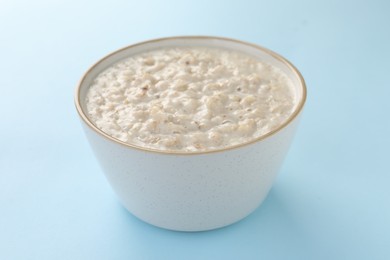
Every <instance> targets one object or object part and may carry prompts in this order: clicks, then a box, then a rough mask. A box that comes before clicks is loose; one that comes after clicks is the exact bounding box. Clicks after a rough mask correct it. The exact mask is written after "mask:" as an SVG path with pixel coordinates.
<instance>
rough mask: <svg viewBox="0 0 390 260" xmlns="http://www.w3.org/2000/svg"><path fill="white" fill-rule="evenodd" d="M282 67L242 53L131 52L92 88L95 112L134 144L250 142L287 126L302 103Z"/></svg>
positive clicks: (185, 147)
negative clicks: (297, 100) (296, 107)
mask: <svg viewBox="0 0 390 260" xmlns="http://www.w3.org/2000/svg"><path fill="white" fill-rule="evenodd" d="M295 99H296V98H295V96H294V92H293V83H292V82H291V80H290V79H289V78H288V77H287V75H285V74H284V73H283V72H282V71H281V70H280V69H279V68H276V67H274V66H272V65H269V64H267V63H264V62H262V61H260V60H258V59H256V58H255V57H253V56H250V55H248V54H244V53H241V52H238V51H231V50H224V49H219V48H213V47H172V48H170V47H166V48H161V49H158V50H152V51H148V52H145V53H140V54H137V55H134V56H131V57H129V58H127V59H124V60H122V61H119V62H117V63H115V64H114V65H112V66H111V67H109V68H108V69H106V70H104V71H103V72H101V73H100V74H99V75H98V76H97V77H96V78H95V80H94V81H93V82H92V84H91V85H90V87H89V90H88V93H87V96H86V106H87V112H88V116H89V118H90V119H91V120H92V122H93V123H94V124H95V125H96V126H97V127H98V128H99V129H101V130H102V131H103V132H105V133H107V134H108V135H110V136H112V137H114V138H116V139H118V140H120V141H122V142H126V143H129V144H131V145H136V146H141V147H144V148H150V149H156V150H163V151H184V152H185V151H188V152H191V151H209V150H216V149H221V148H227V147H231V146H235V145H238V144H242V143H246V142H250V141H252V140H254V139H256V138H258V137H260V136H263V135H265V134H267V133H269V132H271V131H272V130H274V129H276V128H277V127H279V126H280V125H281V124H283V123H284V122H286V120H287V119H288V118H289V117H290V116H291V114H292V113H293V111H294V108H295V105H296V101H295Z"/></svg>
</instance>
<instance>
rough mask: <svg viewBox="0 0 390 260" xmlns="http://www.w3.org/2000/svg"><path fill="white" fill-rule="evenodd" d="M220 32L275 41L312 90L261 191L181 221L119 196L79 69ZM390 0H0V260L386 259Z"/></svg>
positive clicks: (389, 252)
mask: <svg viewBox="0 0 390 260" xmlns="http://www.w3.org/2000/svg"><path fill="white" fill-rule="evenodd" d="M174 35H216V36H225V37H232V38H237V39H241V40H244V41H249V42H253V43H256V44H260V45H263V46H265V47H267V48H270V49H272V50H274V51H276V52H278V53H280V54H282V55H283V56H285V57H286V58H287V59H289V60H290V61H291V62H292V63H294V64H295V65H296V66H297V67H298V68H299V70H300V71H301V72H302V74H303V75H304V77H305V79H306V81H307V86H308V91H309V93H308V101H307V104H306V107H305V111H304V114H303V117H302V120H301V125H300V127H299V130H298V133H297V136H296V139H295V140H294V143H293V146H292V147H291V150H290V152H289V155H288V158H287V160H286V161H285V163H284V165H283V168H282V170H281V172H280V174H279V176H278V179H277V181H276V183H275V185H274V187H273V189H272V191H271V192H270V194H269V196H268V198H267V199H266V201H265V202H264V204H263V205H262V206H261V207H260V208H258V209H257V210H256V211H255V212H254V213H253V214H252V215H250V216H249V217H248V218H246V219H244V220H243V221H241V222H239V223H237V224H234V225H232V226H230V227H227V228H223V229H219V230H216V231H211V232H200V233H180V232H171V231H166V230H162V229H159V228H155V227H153V226H150V225H148V224H144V223H143V222H141V221H139V220H138V219H136V218H135V217H133V216H132V215H131V214H129V213H128V212H127V211H126V210H125V209H124V208H123V207H122V206H121V205H120V204H119V202H118V200H117V198H116V196H115V195H114V193H113V191H112V190H111V188H110V187H109V185H108V183H107V182H106V180H105V178H104V176H103V174H102V172H101V170H100V168H99V166H98V164H97V161H96V160H95V158H94V156H93V154H92V152H91V149H90V148H89V146H88V143H87V142H86V139H85V137H84V134H83V132H82V129H81V126H80V124H79V120H78V117H77V113H76V112H75V109H74V105H73V93H74V88H75V86H76V83H77V82H78V80H79V78H80V77H81V75H82V74H83V73H84V71H85V70H86V69H87V68H88V67H89V66H90V65H91V64H92V63H94V62H95V61H96V60H98V59H99V58H101V57H102V56H104V55H106V54H107V53H108V52H111V51H114V50H116V49H118V48H120V47H123V46H126V45H129V44H132V43H136V42H139V41H143V40H148V39H152V38H158V37H164V36H174ZM389 47H390V2H389V1H385V0H384V1H211V0H209V1H204V0H199V1H193V2H190V1H149V2H148V1H105V2H103V1H82V0H81V1H74V0H68V1H65V0H63V1H48V0H36V1H21V0H17V1H13V0H1V1H0V90H1V91H0V97H1V100H0V259H1V260H8V259H11V260H13V259H39V260H42V259H384V260H385V259H390V167H389V163H390V148H389V147H390V116H389V114H390V84H389V78H390V65H389V64H390V48H389Z"/></svg>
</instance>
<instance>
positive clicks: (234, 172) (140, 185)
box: [82, 117, 299, 231]
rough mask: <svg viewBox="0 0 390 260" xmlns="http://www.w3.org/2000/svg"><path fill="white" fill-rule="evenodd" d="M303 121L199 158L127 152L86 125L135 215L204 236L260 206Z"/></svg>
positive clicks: (101, 159) (93, 144) (101, 160)
mask: <svg viewBox="0 0 390 260" xmlns="http://www.w3.org/2000/svg"><path fill="white" fill-rule="evenodd" d="M298 121H299V118H298V117H297V118H295V119H294V120H293V121H292V122H291V123H290V124H289V125H288V126H287V127H285V128H284V129H282V130H281V131H279V132H277V133H276V134H274V135H272V136H270V137H269V138H266V139H263V140H261V141H259V142H256V143H252V144H250V145H247V146H242V147H239V148H236V149H232V150H226V151H223V152H216V153H207V154H198V155H174V154H164V153H161V154H160V153H154V152H148V151H142V150H139V149H134V148H130V147H126V146H124V145H122V144H119V143H115V142H112V141H111V140H109V139H107V138H104V137H103V136H101V135H100V134H98V133H96V132H95V131H93V130H92V129H91V128H90V127H89V126H88V125H87V124H85V122H83V121H82V125H83V127H84V130H85V133H86V135H87V138H88V140H89V143H90V145H91V147H92V149H93V151H94V153H95V155H96V157H97V159H98V161H99V163H100V165H101V167H102V168H103V171H104V173H105V176H106V177H107V179H108V181H109V183H110V184H111V186H112V188H113V189H114V190H115V192H116V193H117V195H118V196H119V198H120V200H121V201H122V203H123V205H124V206H125V207H126V208H127V209H128V210H129V211H130V212H131V213H132V214H134V215H135V216H137V217H138V218H140V219H142V220H144V221H145V222H148V223H150V224H153V225H156V226H159V227H163V228H167V229H172V230H181V231H200V230H209V229H214V228H218V227H222V226H226V225H229V224H231V223H234V222H236V221H238V220H240V219H242V218H243V217H245V216H247V215H248V214H250V213H251V212H252V211H253V210H255V209H256V208H257V207H258V205H259V204H260V203H261V202H262V201H263V200H264V198H265V197H266V195H267V193H268V191H269V190H270V189H271V186H272V182H273V180H274V179H275V177H276V175H277V172H278V170H279V168H280V166H281V164H282V162H283V159H284V157H285V155H286V153H287V151H288V148H289V146H290V143H291V140H292V138H293V135H294V132H295V129H296V125H297V123H298Z"/></svg>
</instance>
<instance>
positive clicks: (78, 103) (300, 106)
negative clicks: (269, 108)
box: [74, 36, 307, 155]
mask: <svg viewBox="0 0 390 260" xmlns="http://www.w3.org/2000/svg"><path fill="white" fill-rule="evenodd" d="M199 39H200V40H219V41H225V42H233V43H237V44H241V45H246V46H248V47H252V48H255V49H259V50H260V51H262V52H265V53H267V54H269V55H270V56H272V57H273V58H275V59H277V60H279V61H280V62H282V63H284V64H285V65H286V66H287V67H288V68H289V69H290V70H291V72H293V73H294V74H295V75H296V76H297V78H298V79H299V82H300V87H301V88H302V95H301V98H300V100H299V102H298V104H297V105H296V108H295V110H294V112H293V113H292V114H291V115H290V116H289V117H288V119H287V120H286V121H285V122H283V124H281V125H279V126H278V127H277V128H275V129H273V130H272V131H270V132H268V133H266V134H264V135H261V136H259V137H257V138H254V139H251V140H249V141H247V142H244V143H240V144H237V145H233V146H227V147H222V148H217V149H210V150H204V151H175V150H159V149H153V148H148V147H142V146H138V145H134V144H130V143H126V142H123V141H121V140H119V139H116V138H114V137H112V136H110V135H108V134H107V133H105V132H104V131H102V130H100V129H99V128H98V127H97V126H95V124H93V122H92V121H91V120H90V119H89V117H88V116H87V115H86V114H85V113H84V111H83V109H82V108H81V100H80V92H81V86H82V85H83V82H84V80H85V79H86V77H87V75H88V74H89V73H90V72H91V71H92V70H94V69H95V67H97V66H98V65H99V64H100V63H101V62H103V61H104V60H106V59H109V58H110V57H111V56H114V55H115V54H117V53H120V52H122V51H124V50H127V49H130V48H134V47H137V46H140V45H144V44H149V43H156V42H160V41H167V40H168V41H169V40H199ZM306 97H307V89H306V83H305V80H304V78H303V76H302V75H301V73H300V72H299V70H298V69H297V68H296V67H295V66H294V65H293V64H292V63H291V62H290V61H288V60H287V59H286V58H284V57H282V56H281V55H280V54H278V53H276V52H274V51H271V50H269V49H267V48H265V47H262V46H260V45H257V44H253V43H249V42H245V41H241V40H236V39H232V38H227V37H217V36H172V37H163V38H156V39H152V40H147V41H142V42H138V43H135V44H131V45H128V46H126V47H123V48H120V49H118V50H116V51H113V52H110V53H109V54H107V55H105V56H104V57H103V58H101V59H99V60H98V61H97V62H95V63H94V64H93V65H92V66H91V67H90V68H89V69H88V70H87V71H86V72H84V74H83V75H82V77H81V79H80V80H79V82H78V84H77V86H76V91H75V95H74V103H75V106H76V110H77V113H78V114H79V116H80V118H81V119H82V121H83V122H84V123H85V124H86V125H87V126H88V127H90V128H91V129H92V130H93V131H94V132H96V133H97V134H99V135H100V136H102V137H104V138H105V139H107V140H109V141H112V142H114V143H116V144H119V145H122V146H124V147H127V148H130V149H136V150H139V151H143V152H151V153H155V154H156V153H157V154H166V155H202V154H210V153H220V152H226V151H230V150H234V149H238V148H243V147H246V146H249V145H251V144H254V143H257V142H260V141H262V140H265V139H267V138H269V137H271V136H273V135H274V134H276V133H278V132H279V131H281V130H282V129H284V128H285V127H287V126H288V125H289V124H290V123H291V122H292V121H294V119H295V118H296V117H297V116H298V115H299V114H300V112H301V111H302V109H303V107H304V105H305V102H306Z"/></svg>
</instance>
